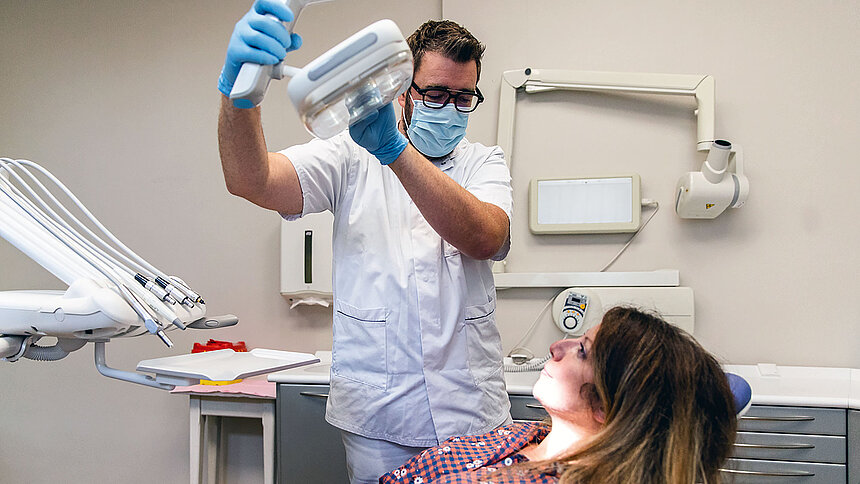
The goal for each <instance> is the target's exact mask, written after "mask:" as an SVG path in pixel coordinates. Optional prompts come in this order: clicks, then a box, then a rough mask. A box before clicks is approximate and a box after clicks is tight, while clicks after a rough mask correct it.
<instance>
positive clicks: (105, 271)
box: [0, 158, 238, 389]
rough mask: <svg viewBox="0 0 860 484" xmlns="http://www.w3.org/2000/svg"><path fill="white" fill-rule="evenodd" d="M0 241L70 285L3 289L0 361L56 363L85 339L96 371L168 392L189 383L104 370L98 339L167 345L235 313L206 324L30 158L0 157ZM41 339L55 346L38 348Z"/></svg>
mask: <svg viewBox="0 0 860 484" xmlns="http://www.w3.org/2000/svg"><path fill="white" fill-rule="evenodd" d="M34 172H35V173H38V174H40V175H41V178H42V179H47V181H49V182H50V183H51V184H52V185H53V189H54V190H59V191H61V192H62V193H63V194H64V195H65V196H66V197H68V199H69V200H71V201H72V202H73V203H74V204H75V205H76V206H77V208H78V210H79V212H80V213H81V214H83V215H84V216H85V217H86V218H87V219H88V221H89V222H90V223H91V224H92V225H94V226H95V228H96V230H97V231H99V232H101V235H99V234H97V233H96V232H95V231H93V230H92V229H91V228H89V227H88V226H87V225H85V224H84V223H83V222H81V220H80V219H79V218H78V217H76V216H75V215H74V214H73V213H72V212H70V211H69V210H68V209H67V208H66V207H65V206H64V205H63V203H62V202H60V200H58V199H57V197H56V196H55V193H54V192H53V191H52V190H51V189H49V188H48V187H46V186H45V184H43V183H42V181H40V178H39V177H37V175H36V174H35V173H34ZM58 211H59V213H58ZM0 236H2V237H3V238H4V239H6V240H8V241H9V242H10V243H12V245H14V246H15V247H17V248H18V249H19V250H21V251H22V252H24V253H25V254H26V255H28V256H29V257H30V258H31V259H33V260H34V261H36V262H38V263H39V264H40V265H41V266H42V267H44V268H45V269H47V270H48V271H49V272H51V273H52V274H54V275H55V276H56V277H57V278H59V279H60V280H61V281H63V282H64V283H66V284H67V285H68V286H69V288H68V289H67V290H65V291H0V359H2V360H4V361H9V362H14V361H17V360H18V359H20V358H22V357H23V358H28V359H32V360H39V361H56V360H60V359H62V358H65V357H66V356H67V355H68V354H69V353H71V352H73V351H76V350H78V349H80V348H82V347H83V346H84V345H85V344H86V343H88V342H92V343H94V344H95V360H96V367H97V368H98V370H99V371H100V372H101V373H102V374H104V375H105V376H108V377H111V378H117V379H120V380H126V381H131V382H133V383H141V384H144V385H148V386H153V387H156V388H163V389H172V388H173V387H174V386H175V385H178V384H184V385H187V384H191V383H194V381H193V380H195V378H182V377H179V378H171V377H170V376H168V375H158V376H156V377H155V378H153V377H151V376H147V375H142V374H138V373H132V372H124V371H120V370H116V369H113V368H109V367H107V366H106V364H105V356H104V344H105V342H107V341H109V340H110V339H111V338H116V337H126V336H138V335H142V334H146V333H150V334H153V335H156V336H157V337H158V338H160V339H161V341H162V342H164V343H165V344H166V345H167V346H168V347H172V346H173V343H172V342H171V341H170V338H168V336H167V334H166V331H168V330H172V329H176V328H178V329H186V328H189V327H190V328H197V329H210V328H218V327H224V326H231V325H234V324H236V323H237V322H238V319H237V318H236V317H235V316H233V315H226V316H220V317H212V318H207V317H206V306H205V303H204V301H203V298H202V297H200V295H199V294H197V292H195V291H194V290H193V289H191V287H190V286H189V285H188V284H186V283H185V282H184V281H183V280H182V279H180V278H178V277H175V276H169V275H167V274H166V273H165V272H163V271H161V270H159V269H157V268H156V267H154V266H153V265H151V264H150V263H148V262H147V261H145V260H144V259H143V258H141V257H140V256H138V255H137V254H135V253H134V252H133V251H132V250H131V249H129V248H128V247H126V246H125V245H124V244H123V243H122V242H120V241H119V239H117V238H116V237H115V236H114V235H113V234H112V233H111V232H110V231H108V229H107V228H105V227H104V225H102V224H101V223H100V222H99V221H98V220H97V219H96V218H95V217H94V216H93V215H92V214H91V213H90V212H89V210H87V208H86V207H85V206H84V205H83V204H82V203H81V202H80V200H78V199H77V197H75V195H74V194H73V193H72V192H71V191H70V190H69V189H68V188H66V186H65V185H63V184H62V182H60V181H59V180H58V179H57V178H56V177H55V176H54V175H52V174H51V173H50V172H49V171H48V170H46V169H45V168H43V167H41V166H39V165H38V164H36V163H34V162H32V161H27V160H12V159H9V158H0ZM105 239H107V240H105ZM43 337H55V338H56V339H57V342H56V344H54V345H53V346H40V345H38V344H37V342H38V341H39V339H41V338H43Z"/></svg>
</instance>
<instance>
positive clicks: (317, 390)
mask: <svg viewBox="0 0 860 484" xmlns="http://www.w3.org/2000/svg"><path fill="white" fill-rule="evenodd" d="M328 388H329V387H328V385H294V384H286V383H281V384H279V385H278V399H277V408H276V409H275V426H276V435H275V437H276V440H277V448H276V450H275V451H276V452H277V458H276V464H277V474H278V483H280V484H292V483H296V484H298V483H301V484H306V483H313V482H325V483H326V484H329V483H330V484H339V483H348V482H349V479H348V477H347V472H346V454H345V452H344V449H343V440H342V439H341V436H340V430H339V429H337V428H335V427H333V426H331V425H330V424H329V423H328V422H326V421H325V404H326V399H327V397H328Z"/></svg>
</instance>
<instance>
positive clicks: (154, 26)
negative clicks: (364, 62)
mask: <svg viewBox="0 0 860 484" xmlns="http://www.w3.org/2000/svg"><path fill="white" fill-rule="evenodd" d="M251 3H252V2H251V1H250V0H231V1H229V2H225V1H219V2H208V1H200V0H197V1H182V2H176V1H167V0H150V1H146V2H126V1H120V2H117V1H113V0H95V1H68V0H66V1H40V2H24V1H4V2H2V3H0V65H2V66H3V68H2V69H0V86H1V87H2V88H0V113H2V116H0V156H8V157H20V158H27V159H31V160H34V161H36V162H39V163H41V164H43V165H44V166H45V167H47V168H48V169H49V170H51V171H52V172H54V174H56V175H57V176H58V177H59V178H60V179H61V180H63V181H64V182H65V183H66V184H67V185H68V186H69V187H70V188H71V189H72V190H73V191H74V192H75V193H76V194H77V195H78V196H79V197H80V198H81V199H82V200H83V201H84V203H85V204H86V205H87V206H88V207H89V208H90V210H91V211H92V212H94V213H95V214H96V216H98V217H99V218H100V219H101V221H102V222H103V223H105V225H107V226H108V227H109V228H111V230H112V231H113V232H114V233H115V234H116V235H117V236H118V237H120V239H122V240H123V242H125V243H126V244H127V245H129V246H130V247H132V248H133V249H135V250H137V251H138V252H139V253H140V254H141V255H142V256H144V257H145V258H147V259H148V260H149V261H150V262H152V263H154V264H155V265H158V266H159V267H162V268H163V269H165V270H167V271H168V272H169V273H171V274H177V275H179V276H180V277H182V278H183V279H185V280H186V281H188V282H189V283H191V284H192V285H193V286H194V287H195V288H196V289H197V290H198V291H199V292H200V293H201V294H202V295H203V296H204V298H205V299H206V301H207V310H208V312H209V314H223V313H234V314H236V315H238V316H239V317H240V321H241V322H240V324H239V325H238V326H237V327H235V328H230V329H225V330H221V331H217V332H209V333H207V332H200V331H198V332H192V331H188V332H186V333H181V334H180V333H179V332H171V333H170V336H171V338H172V339H173V341H174V342H175V343H176V348H174V349H173V350H168V349H167V348H166V347H164V346H163V345H162V344H161V343H160V342H159V341H158V340H157V339H156V338H153V337H150V336H142V337H139V338H134V339H129V340H116V341H114V342H111V343H110V344H108V345H107V361H108V363H109V364H110V365H111V366H114V367H117V368H121V369H134V367H135V365H136V364H137V362H138V361H140V360H143V359H147V358H154V357H159V356H168V355H171V354H180V353H187V352H189V351H190V349H191V346H192V343H193V342H205V341H206V340H207V339H208V338H210V337H212V338H216V339H223V340H230V341H237V340H243V341H245V342H246V343H247V344H248V345H249V346H251V347H264V348H281V349H289V350H294V351H307V352H313V351H314V350H316V349H320V348H330V347H331V313H330V311H329V312H327V311H325V310H322V311H302V312H301V313H298V312H290V310H289V304H288V302H287V301H286V300H284V299H283V298H282V297H281V296H280V295H279V293H278V287H279V285H278V277H279V272H278V258H279V230H280V225H279V220H280V219H279V217H278V216H277V215H276V214H274V213H270V212H267V211H265V210H262V209H259V208H257V207H255V206H253V205H251V204H250V203H248V202H245V201H244V200H241V199H239V198H236V197H233V196H231V195H229V194H228V193H227V190H226V189H225V188H224V181H223V177H222V174H221V169H220V163H219V161H218V148H217V142H216V134H215V133H216V120H217V112H218V111H217V110H218V103H219V97H220V96H221V94H220V93H219V92H218V91H217V89H216V81H217V79H218V74H219V72H220V70H221V65H222V64H223V61H224V53H225V50H226V47H227V42H228V40H229V37H230V32H231V31H232V29H233V25H234V23H235V22H236V21H237V20H238V19H239V18H241V16H242V15H243V14H244V13H245V12H246V11H247V10H248V8H249V7H250V5H251ZM440 15H441V4H440V3H439V2H426V1H419V0H410V1H399V2H387V1H382V0H363V1H360V2H352V1H344V0H338V1H334V2H331V3H327V4H322V5H315V6H311V7H308V8H307V9H306V10H305V11H304V13H303V14H302V17H301V18H300V19H299V23H298V24H297V32H298V33H300V34H301V35H302V36H303V38H304V47H303V48H302V49H301V50H300V51H297V52H294V53H291V54H290V62H293V63H295V64H296V65H304V64H305V63H307V62H308V61H309V60H311V59H312V58H314V57H316V56H317V55H319V54H321V53H322V52H323V51H325V50H326V49H328V48H329V47H331V46H333V45H334V44H336V43H337V42H339V41H341V40H343V39H344V38H346V37H347V36H348V35H349V34H351V33H353V32H355V31H357V30H359V29H361V28H362V27H364V26H366V25H368V24H370V23H371V22H373V21H375V20H378V19H380V18H385V17H388V18H392V19H394V20H395V21H396V22H397V23H398V24H399V25H400V26H401V27H402V28H403V30H404V31H412V30H414V29H415V28H416V27H417V26H418V25H419V24H420V23H421V22H423V21H424V20H426V19H428V18H439V17H440ZM285 91H286V83H285V82H281V83H273V84H272V86H271V87H270V92H269V95H268V96H267V98H266V103H265V113H264V123H265V126H266V130H267V137H268V142H269V143H270V145H271V146H272V148H273V149H280V148H282V147H284V146H287V145H288V144H290V143H295V142H300V141H305V140H307V139H309V135H308V134H307V133H306V132H305V130H304V129H303V128H302V127H301V125H300V124H299V122H298V120H297V117H296V116H295V112H294V110H293V107H292V106H291V105H290V104H289V101H288V100H287V98H286V92H285ZM11 289H65V287H64V285H63V284H62V283H61V282H60V281H58V280H57V279H55V278H54V277H53V276H52V275H50V274H49V273H47V272H46V271H44V270H43V269H42V268H41V267H40V266H38V265H37V264H36V263H34V262H32V261H30V260H29V259H28V258H27V257H26V256H24V255H22V254H21V253H20V252H18V251H17V250H16V249H15V248H14V247H12V246H11V245H10V244H8V243H7V242H6V241H4V240H0V290H11ZM0 383H2V384H0V482H27V483H42V482H45V483H47V482H81V483H83V482H87V483H89V482H122V483H136V482H139V483H152V482H163V483H185V482H188V399H187V397H184V396H177V395H170V394H167V393H166V392H161V391H157V390H154V389H149V388H145V387H138V386H135V385H131V384H128V383H122V382H118V381H114V380H110V379H107V378H105V377H102V376H101V375H99V374H98V373H97V372H96V369H95V367H94V364H93V355H92V349H91V348H90V347H86V348H85V349H82V350H80V351H78V352H76V353H73V354H72V355H70V356H69V357H68V358H66V359H65V360H63V361H62V362H58V363H37V362H33V361H29V360H22V361H19V362H16V363H14V364H9V363H2V364H0ZM246 430H247V426H245V427H243V428H241V429H240V432H239V437H238V438H237V441H238V442H240V444H238V445H245V442H252V441H253V439H246V438H244V433H243V432H245V431H246ZM251 430H253V429H251ZM257 445H259V444H257ZM243 450H246V449H237V450H236V451H235V452H231V454H230V456H231V457H233V456H234V454H236V460H231V461H230V462H229V464H230V466H231V468H230V469H229V475H228V476H227V477H228V481H229V482H251V483H254V482H261V481H262V472H261V470H260V467H261V466H262V457H260V454H259V451H258V452H257V453H256V455H254V454H253V453H249V452H243ZM247 454H250V455H253V456H254V457H256V458H257V460H251V461H250V462H248V460H247V459H243V457H244V456H245V455H247ZM234 463H235V465H234Z"/></svg>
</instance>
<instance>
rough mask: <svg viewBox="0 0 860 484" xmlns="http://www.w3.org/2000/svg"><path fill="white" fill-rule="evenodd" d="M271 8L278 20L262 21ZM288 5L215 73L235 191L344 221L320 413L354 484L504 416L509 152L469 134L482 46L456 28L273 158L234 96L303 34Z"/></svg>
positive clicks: (222, 144) (241, 40) (288, 211)
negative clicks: (350, 117)
mask: <svg viewBox="0 0 860 484" xmlns="http://www.w3.org/2000/svg"><path fill="white" fill-rule="evenodd" d="M267 14H271V15H273V16H274V17H276V18H277V19H278V20H274V19H272V18H270V17H267V16H266V15H267ZM292 17H293V14H292V12H291V11H290V10H289V9H288V8H287V7H286V6H284V4H283V3H281V2H279V1H275V0H257V1H256V2H255V3H254V5H253V7H252V8H251V10H250V11H249V12H248V13H247V14H246V15H245V16H244V17H243V18H242V19H241V20H240V21H239V22H238V23H237V24H236V27H235V29H234V32H233V35H232V37H231V39H230V44H229V46H228V49H227V57H226V61H225V65H224V68H223V70H222V73H221V77H220V78H219V82H218V86H219V90H220V91H221V93H222V94H223V96H222V97H221V110H220V116H219V120H218V142H219V148H220V154H221V165H222V168H223V171H224V178H225V181H226V184H227V189H228V190H229V192H230V193H232V194H234V195H237V196H240V197H243V198H245V199H247V200H249V201H251V202H252V203H255V204H257V205H259V206H261V207H263V208H267V209H270V210H275V211H277V212H278V213H280V214H281V215H282V216H283V217H284V218H285V219H287V220H295V219H298V218H300V217H302V216H304V215H306V214H310V213H317V212H322V211H325V210H328V211H331V212H332V213H333V214H334V227H333V230H334V235H333V256H334V260H333V287H334V321H333V324H334V326H333V335H334V336H333V343H332V359H333V361H332V369H331V389H330V392H329V399H328V403H327V407H326V420H327V421H328V422H329V423H331V424H332V425H334V426H336V427H338V428H340V429H341V430H342V435H343V441H344V445H345V448H346V453H347V466H348V470H349V475H350V481H351V482H353V483H364V482H377V480H378V479H379V477H380V476H381V475H383V474H385V473H386V472H388V471H390V470H391V469H394V468H395V467H397V466H399V465H401V464H403V463H404V462H405V461H406V460H407V459H409V458H410V457H411V456H413V455H415V454H417V453H419V452H420V451H421V450H423V449H425V448H427V447H430V446H433V445H436V444H438V443H439V442H442V441H444V440H445V439H447V438H448V437H451V436H455V435H469V434H471V435H477V434H482V433H485V432H488V431H490V430H492V429H494V428H497V427H499V426H501V425H504V424H507V423H509V422H510V412H509V410H510V404H509V402H508V397H507V393H506V390H505V382H504V379H503V370H502V349H501V339H500V337H499V332H498V329H497V328H496V323H495V314H494V312H495V307H496V294H495V286H494V283H493V275H492V271H491V264H492V261H494V260H502V259H503V258H504V257H505V256H506V255H507V253H508V249H509V247H510V219H511V218H510V217H511V205H512V203H511V186H510V174H509V171H508V168H507V165H506V164H505V161H504V154H503V153H502V151H501V149H500V148H499V147H498V146H492V147H487V146H484V145H482V144H479V143H472V142H469V141H467V140H466V139H465V138H464V135H465V130H466V125H467V123H468V120H469V115H470V113H471V112H473V111H474V110H475V109H476V108H477V107H478V105H479V104H480V103H481V101H483V96H482V94H481V92H480V90H478V86H477V84H478V79H479V77H480V71H481V57H482V55H483V52H484V46H483V45H482V44H481V43H480V42H479V41H478V40H477V39H476V38H475V37H474V36H473V35H472V34H471V33H469V31H468V30H466V29H465V28H463V27H461V26H460V25H458V24H456V23H454V22H451V21H428V22H426V23H425V24H423V25H422V26H420V27H419V28H418V30H417V31H415V33H413V34H412V35H411V36H410V37H409V39H408V40H407V42H408V44H409V47H410V49H411V50H412V55H413V59H414V76H413V82H412V85H411V87H410V89H408V90H407V91H406V92H405V93H404V94H403V95H402V96H401V97H400V98H399V99H398V103H399V104H400V107H401V116H400V117H399V118H398V116H397V115H396V114H395V110H394V106H393V103H392V104H389V105H387V106H385V107H384V108H381V109H380V110H379V111H378V112H377V113H376V115H374V116H371V117H370V118H368V119H366V120H364V121H362V122H360V123H358V124H356V125H353V126H351V127H350V128H349V130H347V131H344V132H343V133H341V134H339V135H336V136H334V137H333V138H331V139H327V140H321V139H313V140H311V141H310V142H308V143H305V144H300V145H296V146H291V147H289V148H286V149H284V150H282V151H279V152H268V151H267V147H266V142H265V138H264V135H263V130H262V126H261V122H260V109H259V108H252V109H240V108H237V107H235V106H233V104H232V103H231V101H230V100H229V98H228V95H229V93H230V90H231V89H232V85H233V83H234V82H235V80H236V75H237V73H238V71H239V68H240V67H241V65H242V64H243V63H245V62H255V63H259V64H275V63H277V62H279V61H280V60H281V59H283V58H284V57H285V56H286V54H287V53H288V52H289V51H291V50H295V49H296V48H298V47H299V46H300V44H301V39H300V38H298V36H296V35H295V34H289V33H288V32H287V31H286V29H285V28H284V27H283V25H282V24H281V23H280V21H285V22H286V21H290V20H291V19H292Z"/></svg>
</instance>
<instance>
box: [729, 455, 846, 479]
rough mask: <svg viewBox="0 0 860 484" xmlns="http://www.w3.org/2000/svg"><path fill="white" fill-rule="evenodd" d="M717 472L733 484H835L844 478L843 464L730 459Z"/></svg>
mask: <svg viewBox="0 0 860 484" xmlns="http://www.w3.org/2000/svg"><path fill="white" fill-rule="evenodd" d="M720 471H721V474H722V476H723V482H725V483H732V484H746V483H773V484H779V483H783V482H785V483H790V484H838V483H842V482H846V479H847V476H846V469H845V465H842V464H812V463H806V462H781V461H772V460H748V459H729V460H728V462H726V463H725V465H724V466H723V468H722V469H720Z"/></svg>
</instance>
